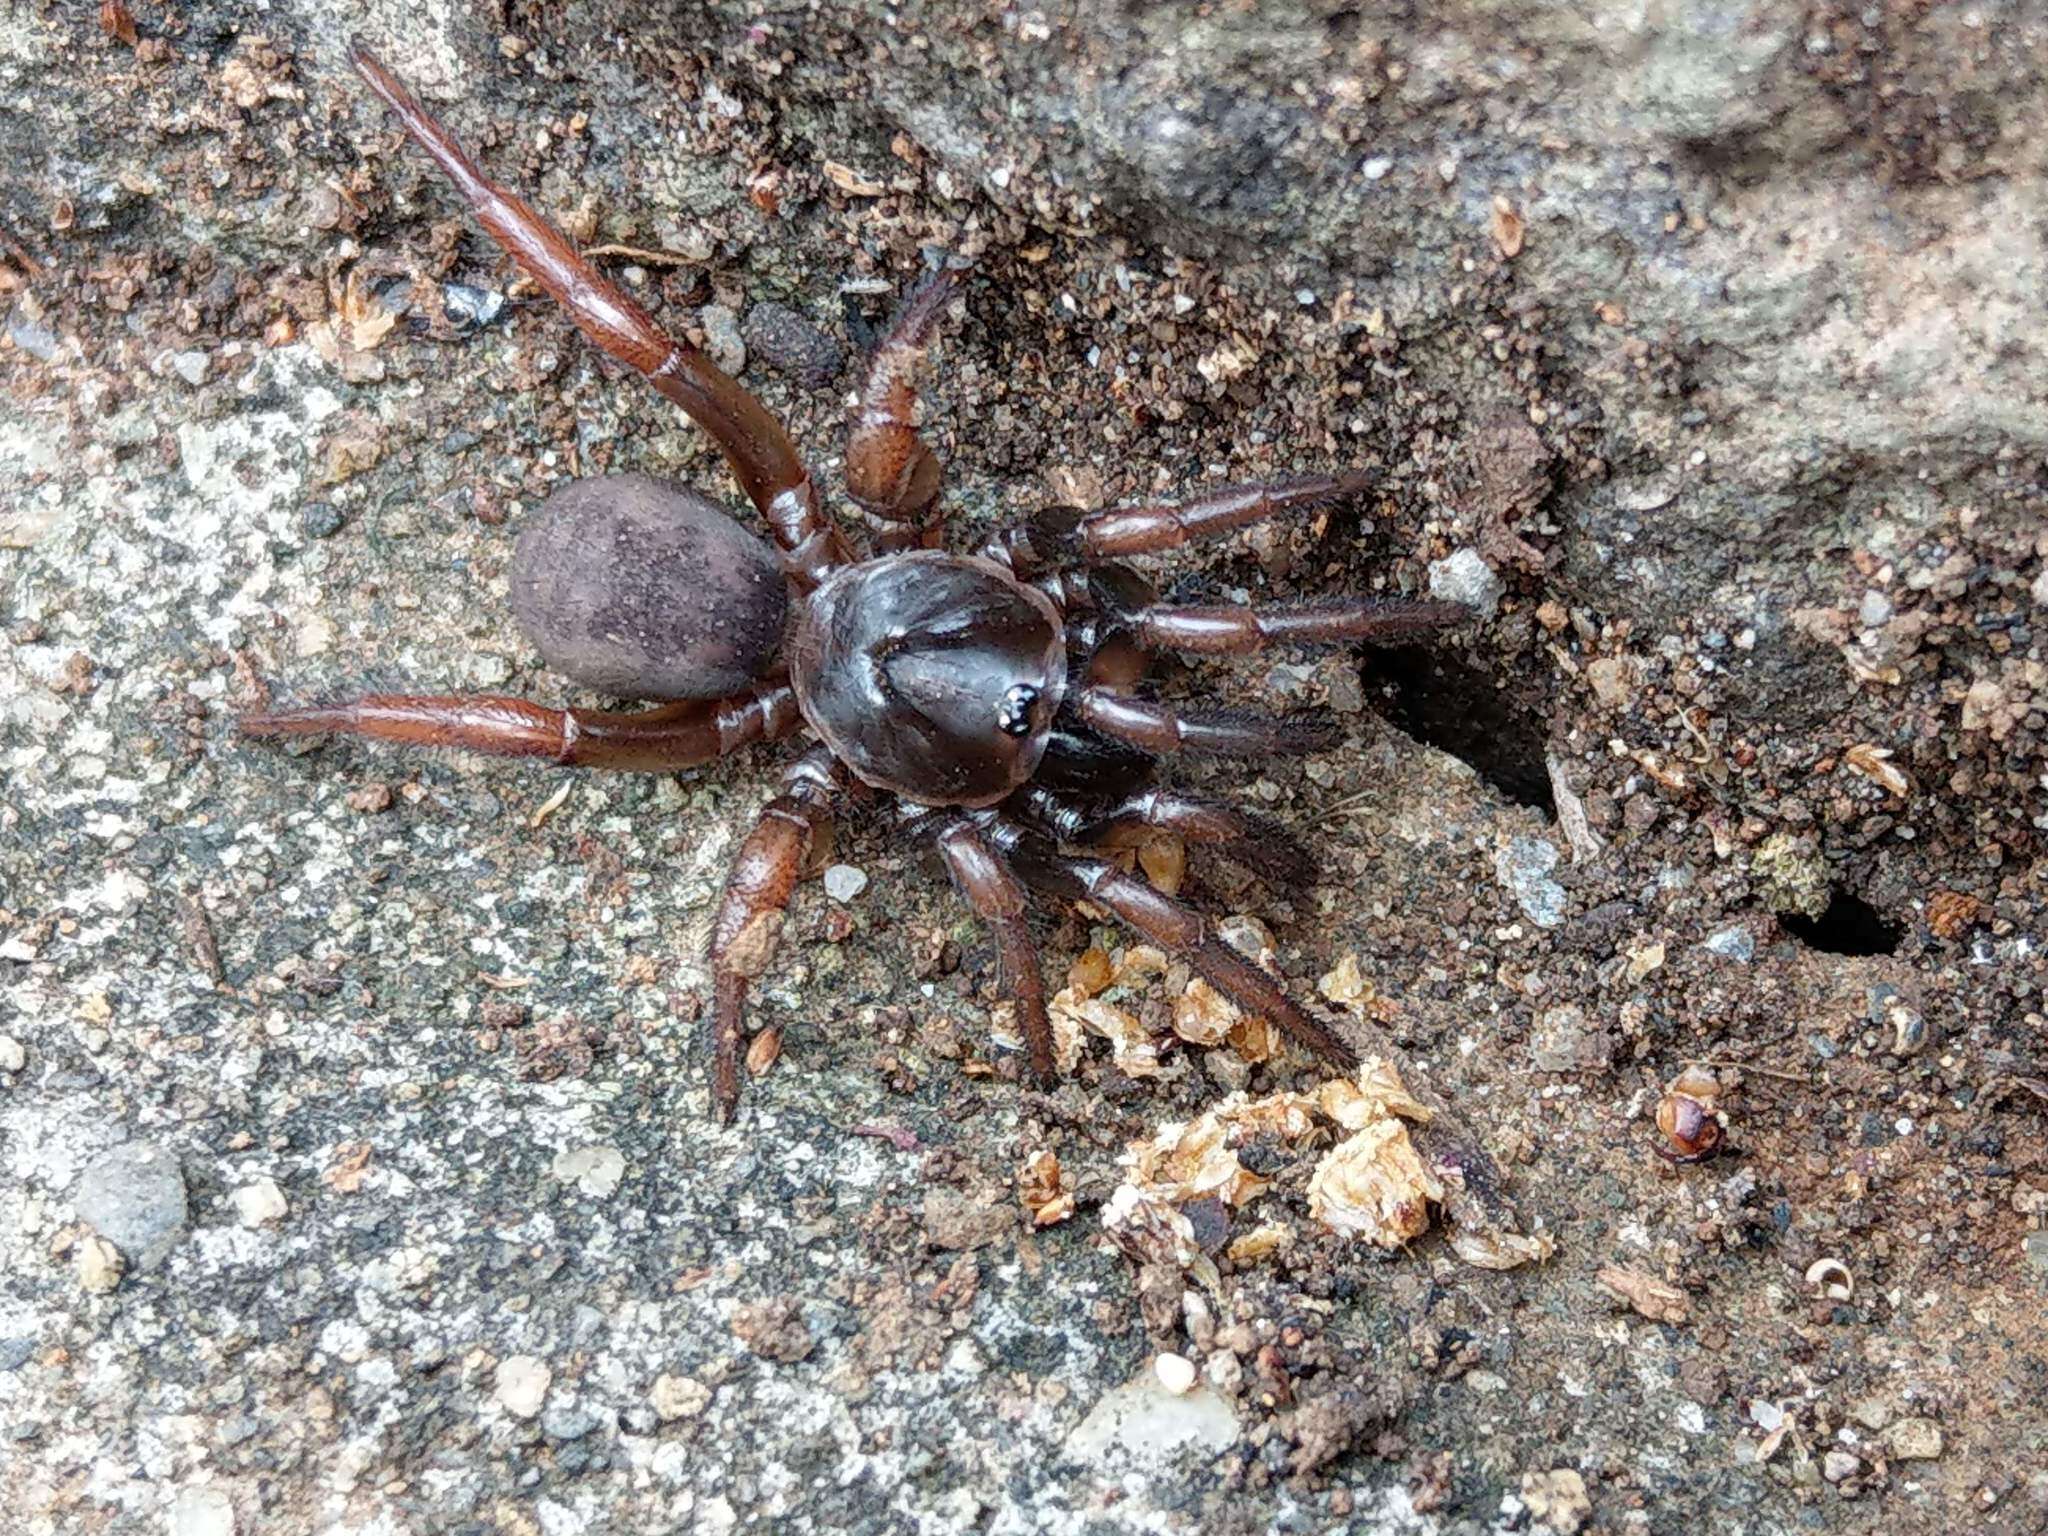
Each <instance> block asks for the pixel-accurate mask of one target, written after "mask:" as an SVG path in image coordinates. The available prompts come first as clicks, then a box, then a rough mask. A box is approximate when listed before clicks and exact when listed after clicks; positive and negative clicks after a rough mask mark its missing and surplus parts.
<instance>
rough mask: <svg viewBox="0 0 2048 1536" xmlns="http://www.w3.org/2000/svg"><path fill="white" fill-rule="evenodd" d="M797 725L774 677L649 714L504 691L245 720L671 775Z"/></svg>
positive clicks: (257, 732) (256, 728)
mask: <svg viewBox="0 0 2048 1536" xmlns="http://www.w3.org/2000/svg"><path fill="white" fill-rule="evenodd" d="M802 723H803V720H802V716H801V715H799V714H798V712H797V707H796V694H795V693H794V691H793V690H792V689H791V688H790V686H789V684H788V683H787V682H785V681H783V680H781V679H779V678H778V679H775V680H773V681H769V682H762V683H756V684H754V685H753V686H752V687H751V688H749V689H748V690H747V691H746V692H744V693H737V694H734V695H732V696H731V697H730V698H724V699H693V700H688V701H686V702H683V703H677V704H661V705H657V706H656V707H654V708H653V709H641V710H603V709H550V708H549V707H547V706H546V705H543V704H535V703H532V702H531V701H529V700H526V699H515V698H508V697H506V696H504V695H502V694H430V693H371V694H365V695H363V696H362V697H361V698H356V699H346V700H342V701H339V702H336V703H332V704H309V705H304V706H301V707H299V708H295V709H273V710H266V711H264V712H262V713H260V714H253V715H244V716H243V717H242V718H241V720H240V721H239V722H238V723H237V728H238V729H239V730H240V731H241V733H242V734H243V735H244V736H328V735H338V736H363V737H368V738H370V739H372V740H375V741H389V742H396V743H398V744H400V745H402V746H412V747H454V748H459V749H461V750H464V751H469V752H483V753H488V754H489V755H490V756H492V757H538V758H545V759H547V760H548V761H550V762H555V763H560V764H563V765H564V766H570V767H578V768H611V769H619V770H623V771H625V772H628V773H668V772H671V771H673V770H675V769H677V768H691V767H694V766H696V765H697V764H699V763H706V762H709V761H711V760H712V759H713V758H716V757H723V756H725V755H726V754H727V753H729V752H736V751H738V750H739V749H740V748H741V747H743V746H746V745H748V744H749V743H752V742H756V741H773V740H775V739H776V738H777V737H780V736H787V735H788V734H789V733H790V732H791V731H793V730H795V729H796V728H797V727H798V726H799V725H801V724H802Z"/></svg>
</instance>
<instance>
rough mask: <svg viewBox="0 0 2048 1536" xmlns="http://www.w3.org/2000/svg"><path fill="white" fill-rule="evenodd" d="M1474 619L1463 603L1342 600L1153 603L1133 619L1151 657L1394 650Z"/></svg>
mask: <svg viewBox="0 0 2048 1536" xmlns="http://www.w3.org/2000/svg"><path fill="white" fill-rule="evenodd" d="M1471 617H1472V610H1471V609H1469V608H1467V607H1466V606H1465V605H1464V604H1462V603H1439V602H1430V601H1427V600H1424V599H1418V598H1386V597H1335V598H1323V599H1318V600H1315V601H1312V602H1304V603H1274V604H1270V605H1269V604H1259V603H1209V604H1203V605H1201V606H1198V607H1179V606H1175V605H1173V604H1168V603H1153V604H1149V605H1147V606H1145V607H1142V608H1138V609H1136V610H1135V611H1133V612H1132V613H1130V614H1129V615H1128V616H1127V617H1126V619H1125V622H1126V623H1127V624H1128V625H1129V633H1130V635H1131V638H1132V639H1133V640H1134V641H1135V642H1136V643H1137V644H1138V645H1140V646H1142V647H1144V648H1145V649H1146V650H1148V651H1183V652H1189V653H1192V654H1194V655H1199V656H1253V655H1256V654H1258V653H1259V652H1260V651H1263V650H1265V649H1267V648H1268V647H1269V646H1278V645H1330V644H1337V643H1342V642H1345V641H1364V642H1366V643H1368V644H1378V645H1394V644H1399V643H1400V642H1402V641H1404V640H1411V639H1414V638H1416V637H1417V636H1421V635H1430V634H1434V633H1435V632H1436V631H1438V630H1440V629H1447V628H1449V627H1450V626H1451V625H1453V624H1461V623H1464V622H1465V621H1466V620H1468V619H1470V618H1471Z"/></svg>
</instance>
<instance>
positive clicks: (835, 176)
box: [825, 160, 888, 197]
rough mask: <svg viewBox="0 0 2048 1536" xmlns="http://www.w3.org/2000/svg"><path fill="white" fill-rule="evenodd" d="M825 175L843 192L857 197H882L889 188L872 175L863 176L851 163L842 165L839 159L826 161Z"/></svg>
mask: <svg viewBox="0 0 2048 1536" xmlns="http://www.w3.org/2000/svg"><path fill="white" fill-rule="evenodd" d="M825 177H826V179H827V180H828V181H830V182H831V183H832V185H833V186H835V187H837V188H839V190H840V191H842V192H850V193H852V194H853V195H854V196H855V197H880V196H881V195H882V194H883V193H884V192H886V191H887V190H888V188H886V187H884V186H883V185H882V184H881V183H880V182H879V181H876V180H874V179H873V178H872V177H869V176H863V175H862V174H861V173H860V172H859V171H856V170H855V169H854V168H853V167H852V166H850V165H841V164H840V163H839V162H838V161H837V160H827V161H826V162H825Z"/></svg>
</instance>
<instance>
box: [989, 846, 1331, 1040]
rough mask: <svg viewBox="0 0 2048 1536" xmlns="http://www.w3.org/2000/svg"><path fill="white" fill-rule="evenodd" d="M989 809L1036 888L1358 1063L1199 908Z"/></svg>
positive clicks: (1013, 859)
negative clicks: (1088, 905) (1089, 909)
mask: <svg viewBox="0 0 2048 1536" xmlns="http://www.w3.org/2000/svg"><path fill="white" fill-rule="evenodd" d="M984 814H985V815H989V819H988V821H987V822H986V825H987V827H988V830H989V835H990V839H991V841H992V842H993V843H994V845H995V847H996V849H997V850H998V851H999V852H1001V853H1002V855H1003V856H1004V858H1005V859H1006V860H1007V861H1008V862H1009V865H1010V867H1011V868H1012V869H1014V870H1015V871H1016V872H1017V874H1018V875H1019V876H1020V877H1021V878H1022V879H1023V881H1024V883H1025V884H1026V885H1028V886H1030V887H1031V888H1032V889H1033V890H1035V891H1039V892H1041V893H1042V894H1044V895H1047V896H1053V897H1057V898H1058V899H1060V900H1063V901H1092V902H1094V903H1095V904H1096V905H1097V906H1099V907H1103V908H1105V909H1107V910H1108V911H1109V912H1111V913H1112V914H1114V915H1115V917H1116V918H1117V920H1118V921H1120V922H1122V923H1123V924H1124V925H1125V926H1126V927H1128V928H1130V929H1131V930H1132V931H1133V932H1135V933H1137V934H1138V935H1140V936H1141V937H1143V938H1145V939H1149V940H1150V941H1151V942H1152V943H1154V944H1157V945H1158V946H1159V947H1160V948H1161V949H1163V950H1166V951H1167V952H1168V953H1170V954H1178V955H1181V956H1184V957H1185V958H1186V960H1187V962H1188V964H1189V965H1191V966H1192V967H1194V969H1195V970H1196V971H1197V972H1199V973H1200V974H1201V975H1202V977H1203V978H1204V979H1206V980H1207V981H1208V982H1209V983H1210V984H1211V985H1212V986H1214V987H1216V988H1217V990H1219V991H1221V992H1222V993H1224V994H1225V995H1226V996H1228V997H1229V998H1230V999H1231V1000H1232V1001H1233V1002H1235V1003H1236V1004H1237V1005H1238V1006H1239V1007H1240V1008H1242V1009H1244V1010H1245V1012H1247V1013H1253V1014H1257V1015H1258V1016H1259V1017H1261V1018H1264V1019H1270V1020H1271V1021H1272V1022H1273V1023H1274V1024H1276V1025H1278V1026H1279V1027H1280V1029H1281V1030H1282V1031H1284V1032H1285V1033H1286V1034H1288V1035H1289V1036H1291V1037H1292V1038H1293V1039H1294V1040H1296V1041H1297V1042H1299V1043H1300V1044H1302V1045H1304V1046H1306V1047H1308V1049H1310V1050H1311V1051H1314V1052H1315V1053H1316V1054H1317V1055H1318V1056H1321V1057H1323V1058H1324V1059H1325V1060H1328V1061H1332V1062H1336V1063H1337V1064H1338V1065H1340V1066H1344V1067H1355V1066H1357V1065H1358V1053H1357V1051H1355V1050H1354V1049H1353V1048H1352V1047H1351V1046H1350V1045H1349V1044H1348V1043H1347V1042H1346V1041H1345V1040H1343V1039H1342V1038H1341V1037H1339V1036H1338V1034H1337V1033H1336V1032H1335V1030H1333V1029H1332V1028H1331V1027H1330V1026H1329V1025H1328V1024H1326V1023H1324V1022H1323V1021H1322V1020H1320V1019H1318V1018H1316V1017H1315V1016H1314V1015H1312V1014H1310V1013H1309V1012H1307V1010H1305V1009H1303V1008H1302V1007H1300V1006H1299V1005H1298V1004H1297V1003H1295V1001H1294V1000H1293V999H1292V998H1290V997H1289V996H1288V995H1287V993H1286V992H1285V991H1284V990H1283V989H1282V988H1281V986H1280V984H1279V983H1278V982H1277V981H1275V980H1274V979H1273V978H1272V977H1271V976H1268V975H1267V974H1266V973H1265V972H1264V971H1262V970H1260V969H1259V968H1258V967H1257V966H1255V965H1253V964H1252V963H1251V962H1250V961H1248V960H1246V959H1245V958H1244V957H1243V956H1242V955H1240V954H1238V952H1237V951H1236V950H1234V949H1232V948H1231V947H1230V946H1229V945H1228V944H1225V943H1224V942H1223V941H1222V940H1221V939H1218V938H1216V937H1215V936H1214V935H1213V934H1212V933H1211V932H1210V931H1209V921H1208V919H1207V918H1205V917H1203V916H1202V914H1201V913H1199V912H1197V911H1196V910H1195V909H1194V908H1192V907H1189V906H1184V905H1182V904H1181V903H1180V902H1178V901H1175V900H1174V899H1173V898H1172V897H1170V896H1167V895H1165V894H1164V893H1162V892H1160V891H1157V890H1155V889H1153V887H1152V886H1150V885H1148V884H1147V883H1146V882H1144V881H1143V880H1139V879H1135V878H1133V877H1132V876H1130V875H1127V874H1125V873H1124V872H1123V871H1122V870H1120V869H1118V868H1117V867H1116V866H1115V865H1114V864H1110V863H1106V862H1104V861H1103V860H1101V859H1085V858H1076V857H1074V856H1072V855H1070V854H1064V853H1061V852H1060V851H1059V850H1058V848H1057V847H1055V846H1054V845H1053V843H1052V842H1051V841H1050V840H1049V839H1047V838H1045V837H1043V836H1041V835H1039V834H1038V833H1035V832H1033V831H1031V830H1030V829H1029V828H1027V827H1024V826H1023V825H1021V824H1019V823H1018V822H1016V821H1012V820H1009V819H1007V818H1004V817H1001V816H998V815H992V814H989V813H984Z"/></svg>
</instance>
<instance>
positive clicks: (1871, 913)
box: [1778, 889, 1905, 955]
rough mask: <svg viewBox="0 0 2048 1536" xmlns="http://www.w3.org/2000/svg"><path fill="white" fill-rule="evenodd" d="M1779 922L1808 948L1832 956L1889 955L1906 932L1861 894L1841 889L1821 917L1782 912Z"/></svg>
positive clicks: (1833, 896) (1836, 892)
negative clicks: (1886, 918) (1888, 920)
mask: <svg viewBox="0 0 2048 1536" xmlns="http://www.w3.org/2000/svg"><path fill="white" fill-rule="evenodd" d="M1778 923H1779V925H1780V926H1781V927H1783V928H1784V930H1785V931H1786V932H1787V933H1789V934H1791V935H1792V937H1793V938H1795V939H1797V940H1798V941H1799V942H1800V943H1802V944H1804V945H1805V946H1806V947H1807V948H1808V949H1817V950H1820V951H1821V952H1822V953H1823V954H1829V955H1889V954H1891V953H1892V952H1893V951H1895V950H1896V949H1897V948H1898V947H1899V940H1900V938H1901V937H1902V936H1903V935H1904V932H1905V930H1904V929H1902V928H1901V927H1900V926H1899V925H1898V924H1897V923H1892V922H1887V921H1886V920H1885V917H1884V914H1883V913H1882V912H1880V911H1878V910H1877V908H1875V907H1873V906H1872V905H1871V904H1870V903H1869V902H1867V901H1865V900H1864V899H1863V898H1862V897H1861V896H1858V895H1855V894H1853V893H1852V892H1849V891H1844V890H1839V889H1838V890H1836V891H1835V892H1834V893H1833V894H1832V895H1830V896H1829V897H1828V905H1827V910H1826V911H1825V912H1823V913H1821V915H1820V916H1819V917H1801V916H1800V915H1799V914H1798V913H1796V912H1780V913H1779V914H1778Z"/></svg>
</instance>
